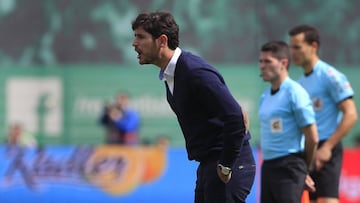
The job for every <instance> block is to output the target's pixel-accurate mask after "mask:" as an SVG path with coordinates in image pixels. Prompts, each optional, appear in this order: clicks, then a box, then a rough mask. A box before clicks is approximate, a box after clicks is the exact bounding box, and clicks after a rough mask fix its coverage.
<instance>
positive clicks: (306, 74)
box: [304, 69, 314, 77]
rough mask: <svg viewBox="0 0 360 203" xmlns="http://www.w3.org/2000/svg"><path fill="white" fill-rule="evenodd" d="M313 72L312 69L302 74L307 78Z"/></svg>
mask: <svg viewBox="0 0 360 203" xmlns="http://www.w3.org/2000/svg"><path fill="white" fill-rule="evenodd" d="M313 72H314V69H312V70H311V71H310V72H308V73H304V75H305V77H308V76H309V75H311V74H312V73H313Z"/></svg>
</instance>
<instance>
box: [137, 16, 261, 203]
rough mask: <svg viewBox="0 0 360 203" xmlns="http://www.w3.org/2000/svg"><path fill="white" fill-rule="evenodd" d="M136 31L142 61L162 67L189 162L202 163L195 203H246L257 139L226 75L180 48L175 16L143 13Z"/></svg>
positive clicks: (252, 176) (251, 182) (198, 174)
mask: <svg viewBox="0 0 360 203" xmlns="http://www.w3.org/2000/svg"><path fill="white" fill-rule="evenodd" d="M132 29H133V31H134V34H135V38H134V41H133V46H134V48H135V51H136V52H137V53H138V60H139V63H140V64H154V65H156V66H158V67H159V68H160V74H159V77H160V79H161V80H163V81H164V83H165V87H166V91H167V100H168V103H169V105H170V106H171V108H172V110H173V111H174V112H175V114H176V116H177V119H178V121H179V124H180V127H181V130H182V132H183V134H184V137H185V142H186V149H187V152H188V158H189V160H196V161H198V162H200V164H199V167H198V169H197V181H196V188H195V202H196V203H203V202H204V203H205V202H206V203H209V202H216V203H220V202H221V203H223V202H245V199H246V197H247V195H248V194H249V193H250V190H251V187H252V184H253V181H254V176H255V161H254V157H253V154H252V150H251V147H250V145H249V139H250V137H251V135H250V133H249V131H248V128H247V126H248V125H247V124H248V121H247V120H246V119H244V118H245V117H246V116H245V115H244V113H243V112H244V111H243V110H242V109H241V107H240V106H239V104H238V103H237V102H236V100H235V99H234V97H233V96H232V95H231V93H230V91H229V89H228V87H227V86H226V84H225V81H224V79H223V77H222V76H221V75H220V73H219V72H218V71H217V70H216V69H215V68H214V67H212V66H211V65H209V64H208V63H207V62H206V61H205V60H203V59H202V58H200V57H198V56H195V55H193V54H191V53H190V52H185V51H183V50H181V49H180V48H179V47H178V45H179V39H178V36H179V27H178V25H177V23H176V22H175V20H174V18H173V16H172V15H171V14H170V13H167V12H154V13H142V14H139V15H138V16H137V18H136V19H135V20H134V21H133V23H132Z"/></svg>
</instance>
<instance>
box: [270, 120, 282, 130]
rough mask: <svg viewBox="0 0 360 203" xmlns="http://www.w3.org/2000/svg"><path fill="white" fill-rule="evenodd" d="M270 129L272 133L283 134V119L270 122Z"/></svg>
mask: <svg viewBox="0 0 360 203" xmlns="http://www.w3.org/2000/svg"><path fill="white" fill-rule="evenodd" d="M270 127H271V132H272V133H281V132H282V131H283V125H282V120H281V118H273V119H271V120H270Z"/></svg>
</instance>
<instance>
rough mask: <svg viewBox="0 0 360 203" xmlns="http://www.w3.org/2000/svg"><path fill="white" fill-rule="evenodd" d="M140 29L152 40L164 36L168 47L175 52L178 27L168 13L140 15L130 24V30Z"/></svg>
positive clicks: (177, 41) (158, 12)
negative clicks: (166, 38)
mask: <svg viewBox="0 0 360 203" xmlns="http://www.w3.org/2000/svg"><path fill="white" fill-rule="evenodd" d="M139 27H142V28H143V29H144V30H145V31H146V32H148V33H150V34H151V35H152V37H153V38H154V39H156V38H158V37H160V35H162V34H164V35H166V36H167V37H168V46H169V48H170V49H172V50H175V49H176V47H178V46H179V26H178V25H177V23H176V21H175V19H174V17H173V16H172V14H171V13H169V12H160V11H157V12H151V13H141V14H139V15H138V16H137V17H136V19H135V20H134V21H133V22H132V29H133V30H135V29H137V28H139Z"/></svg>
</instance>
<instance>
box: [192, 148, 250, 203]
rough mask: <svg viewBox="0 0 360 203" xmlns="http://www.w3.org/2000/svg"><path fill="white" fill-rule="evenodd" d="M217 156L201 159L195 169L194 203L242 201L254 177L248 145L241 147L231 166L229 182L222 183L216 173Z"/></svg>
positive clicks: (237, 202)
mask: <svg viewBox="0 0 360 203" xmlns="http://www.w3.org/2000/svg"><path fill="white" fill-rule="evenodd" d="M217 163H218V157H214V158H213V159H209V160H207V161H203V162H201V163H200V165H199V167H198V169H197V180H196V188H195V203H235V202H236V203H243V202H245V200H246V197H247V196H248V194H249V193H250V190H251V187H252V185H253V182H254V178H255V171H256V166H255V160H254V156H253V153H252V149H251V147H250V145H244V146H243V147H242V150H241V153H240V157H238V158H237V159H236V161H235V164H234V165H233V167H232V175H231V179H230V182H229V183H227V184H225V183H223V182H222V181H221V180H220V178H219V177H218V175H217V171H216V168H217Z"/></svg>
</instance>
